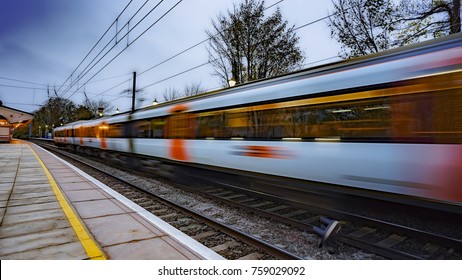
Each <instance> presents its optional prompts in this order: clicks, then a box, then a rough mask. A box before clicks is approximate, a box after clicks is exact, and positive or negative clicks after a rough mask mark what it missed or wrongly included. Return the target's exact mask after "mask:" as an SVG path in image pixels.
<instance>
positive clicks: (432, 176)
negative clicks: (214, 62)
mask: <svg viewBox="0 0 462 280" xmlns="http://www.w3.org/2000/svg"><path fill="white" fill-rule="evenodd" d="M54 141H55V142H56V144H57V145H72V146H74V148H76V149H78V150H85V151H88V152H92V153H96V154H100V155H103V156H105V157H109V156H111V157H117V158H119V159H125V160H130V161H131V162H133V163H138V164H141V165H148V164H150V162H157V161H159V162H164V163H165V164H167V165H169V164H180V165H188V166H195V167H202V168H209V169H219V170H224V171H229V172H233V173H240V172H242V173H244V172H245V173H246V174H254V175H265V176H268V175H269V176H271V177H274V178H279V179H281V180H285V179H288V178H290V179H295V180H296V181H300V182H321V183H326V186H329V185H332V186H344V187H347V188H349V189H351V190H367V191H371V190H372V191H374V192H375V191H377V192H380V193H381V194H384V195H386V196H387V195H395V196H396V195H400V196H401V195H405V196H409V197H411V198H416V199H418V200H423V201H433V202H438V203H442V204H446V205H452V206H456V207H457V206H462V36H461V35H460V34H456V35H451V36H447V37H445V38H442V39H436V40H431V41H427V42H423V43H419V44H415V45H412V46H407V47H403V48H398V49H395V50H391V51H386V52H383V53H380V54H375V55H370V56H365V57H362V58H359V59H353V60H347V61H343V62H339V63H332V64H329V65H324V66H318V67H315V68H311V69H306V70H302V71H299V72H295V73H291V74H288V75H284V76H280V77H276V78H271V79H265V80H261V81H256V82H252V83H248V84H243V85H239V86H236V87H232V88H226V89H222V90H218V91H214V92H210V93H205V94H201V95H198V96H195V97H192V98H191V97H190V98H185V99H182V100H177V101H174V102H168V103H165V104H161V105H157V106H151V107H149V108H144V109H140V110H137V111H135V112H133V113H125V114H119V115H114V116H111V117H105V118H100V119H95V120H90V121H79V122H75V123H70V124H67V125H64V126H62V127H58V128H56V129H55V130H54Z"/></svg>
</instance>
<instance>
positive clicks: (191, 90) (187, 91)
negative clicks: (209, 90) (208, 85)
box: [182, 82, 205, 97]
mask: <svg viewBox="0 0 462 280" xmlns="http://www.w3.org/2000/svg"><path fill="white" fill-rule="evenodd" d="M204 92H205V89H204V88H203V87H202V85H201V83H200V82H195V83H194V82H193V83H191V84H189V85H185V86H184V88H183V93H182V95H183V96H184V97H187V96H194V95H198V94H200V93H204Z"/></svg>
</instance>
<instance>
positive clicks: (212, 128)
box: [195, 111, 229, 139]
mask: <svg viewBox="0 0 462 280" xmlns="http://www.w3.org/2000/svg"><path fill="white" fill-rule="evenodd" d="M195 121H196V125H195V138H217V139H219V138H227V137H229V131H228V129H227V126H226V122H227V119H226V114H225V113H224V111H214V112H206V113H200V114H198V115H197V116H196V120H195Z"/></svg>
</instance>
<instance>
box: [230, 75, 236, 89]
mask: <svg viewBox="0 0 462 280" xmlns="http://www.w3.org/2000/svg"><path fill="white" fill-rule="evenodd" d="M228 85H229V86H230V87H233V86H235V85H236V79H234V77H231V79H229V80H228Z"/></svg>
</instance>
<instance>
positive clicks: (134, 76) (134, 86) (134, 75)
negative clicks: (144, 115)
mask: <svg viewBox="0 0 462 280" xmlns="http://www.w3.org/2000/svg"><path fill="white" fill-rule="evenodd" d="M135 92H136V72H133V91H132V112H135Z"/></svg>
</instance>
